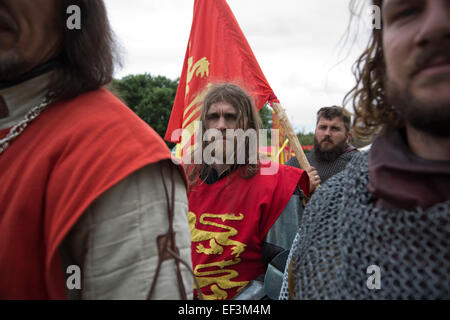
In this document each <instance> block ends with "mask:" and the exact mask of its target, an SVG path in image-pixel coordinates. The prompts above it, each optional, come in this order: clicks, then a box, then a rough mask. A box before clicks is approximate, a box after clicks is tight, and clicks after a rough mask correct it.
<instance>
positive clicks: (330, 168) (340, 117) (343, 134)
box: [286, 106, 359, 185]
mask: <svg viewBox="0 0 450 320" xmlns="http://www.w3.org/2000/svg"><path fill="white" fill-rule="evenodd" d="M349 141H350V114H349V113H348V111H346V110H345V109H344V108H342V107H338V106H331V107H323V108H321V109H320V110H319V111H318V112H317V123H316V130H315V133H314V148H313V150H312V151H311V152H309V153H308V154H307V155H306V158H307V159H308V161H309V163H310V164H311V166H312V167H313V168H315V169H316V170H317V173H318V174H317V175H311V176H310V178H311V179H312V181H311V185H315V184H319V183H324V182H325V181H327V180H328V179H329V178H330V177H332V176H334V175H335V174H337V173H339V172H341V171H342V170H343V169H344V168H345V166H346V165H347V163H348V162H349V161H350V160H351V159H352V158H353V157H354V156H355V155H356V154H358V153H359V151H358V150H357V149H356V148H355V147H353V146H351V145H349ZM286 165H288V166H293V167H296V168H300V165H299V163H298V160H297V158H295V157H292V158H291V159H289V161H288V162H287V163H286Z"/></svg>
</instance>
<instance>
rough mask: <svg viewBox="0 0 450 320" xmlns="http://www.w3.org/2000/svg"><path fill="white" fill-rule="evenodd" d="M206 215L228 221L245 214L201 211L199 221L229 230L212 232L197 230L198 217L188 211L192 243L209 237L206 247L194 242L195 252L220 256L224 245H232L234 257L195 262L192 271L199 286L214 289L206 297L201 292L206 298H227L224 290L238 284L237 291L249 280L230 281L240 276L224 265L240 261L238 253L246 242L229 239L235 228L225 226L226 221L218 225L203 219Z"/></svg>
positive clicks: (242, 249) (240, 252)
mask: <svg viewBox="0 0 450 320" xmlns="http://www.w3.org/2000/svg"><path fill="white" fill-rule="evenodd" d="M207 218H212V219H221V220H222V222H225V221H228V220H232V221H242V220H243V219H244V215H243V214H242V213H240V214H213V213H204V214H202V215H201V216H200V219H199V223H200V224H202V225H210V226H215V227H218V228H221V229H225V230H228V231H225V232H213V231H205V230H200V229H197V228H196V222H197V217H196V215H195V213H193V212H189V214H188V219H189V226H190V229H191V241H192V242H193V243H195V242H201V241H207V240H209V248H206V247H205V246H204V245H203V244H198V245H197V247H196V252H197V253H198V254H206V255H221V254H223V252H224V248H223V247H224V246H232V249H231V254H232V255H234V257H233V259H230V260H221V261H218V262H213V263H207V264H198V265H197V266H196V267H195V269H194V273H195V276H196V277H197V279H198V281H199V285H200V288H205V287H207V286H211V287H210V290H211V291H212V292H213V294H212V295H207V296H205V295H204V298H205V299H207V300H214V299H226V298H227V297H228V294H227V292H226V291H225V290H227V289H231V288H235V287H239V289H238V291H240V290H242V288H244V287H245V286H246V285H247V284H248V281H232V280H233V279H234V278H236V277H238V276H239V273H238V272H237V271H235V270H232V269H225V267H229V266H232V265H236V264H238V263H240V262H241V259H240V258H239V256H240V255H241V254H242V253H243V252H244V251H245V247H246V245H245V244H243V243H242V242H239V241H236V240H232V239H230V237H233V236H236V235H237V234H238V231H237V230H236V229H235V228H233V227H230V226H227V225H225V224H218V223H215V222H212V221H209V220H206V219H207ZM208 268H209V269H208ZM211 268H213V270H211ZM203 269H208V271H201V270H203ZM218 275H220V276H218Z"/></svg>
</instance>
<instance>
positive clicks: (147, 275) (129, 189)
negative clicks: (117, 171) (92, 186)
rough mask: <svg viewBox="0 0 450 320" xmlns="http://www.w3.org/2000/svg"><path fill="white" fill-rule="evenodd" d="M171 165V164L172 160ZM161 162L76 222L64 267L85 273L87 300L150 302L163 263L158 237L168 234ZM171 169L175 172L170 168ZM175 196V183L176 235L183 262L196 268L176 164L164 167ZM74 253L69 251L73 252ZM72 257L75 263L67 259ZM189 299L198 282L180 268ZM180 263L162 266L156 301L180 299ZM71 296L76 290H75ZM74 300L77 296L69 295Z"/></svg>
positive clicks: (126, 181)
mask: <svg viewBox="0 0 450 320" xmlns="http://www.w3.org/2000/svg"><path fill="white" fill-rule="evenodd" d="M167 162H170V160H168V161H167ZM161 168H162V166H160V163H156V164H151V165H148V166H146V167H144V168H143V169H140V170H138V171H137V172H135V173H133V174H131V175H130V176H128V177H127V178H125V179H124V180H122V181H121V182H119V183H118V184H117V185H115V186H113V187H112V188H111V189H109V190H108V191H106V192H105V193H104V194H102V195H101V196H100V197H99V198H98V199H97V200H96V201H95V202H94V203H93V204H92V205H91V206H90V207H89V208H88V209H87V210H86V212H84V214H83V216H82V217H81V218H80V220H79V221H78V222H77V223H76V225H75V226H74V228H73V229H72V230H71V232H70V233H69V235H68V236H67V238H66V240H65V244H64V245H63V246H62V247H61V250H60V252H61V256H62V257H63V259H62V260H63V265H64V264H65V265H67V264H68V263H70V262H69V260H70V257H72V259H71V260H72V261H75V262H77V264H79V266H80V268H81V274H82V288H81V291H80V292H79V293H81V296H79V298H82V299H146V298H147V295H148V293H149V291H150V286H151V284H152V282H153V278H154V275H155V270H156V267H157V264H158V246H157V240H156V239H157V237H158V236H159V235H162V234H165V233H166V232H167V230H168V225H169V223H168V206H167V198H166V194H165V191H164V188H163V183H162V177H161ZM169 168H171V169H169ZM164 169H165V170H164V172H165V174H164V176H165V181H166V185H167V190H168V194H169V197H170V195H171V188H172V186H171V181H170V179H169V177H170V172H169V170H173V171H174V172H173V173H174V174H173V175H174V178H175V209H174V231H175V235H176V237H175V239H176V240H175V242H176V245H177V247H178V249H179V254H180V257H181V258H182V259H183V260H184V261H185V262H187V263H188V265H189V266H191V265H192V264H191V245H190V243H191V242H190V231H189V226H188V221H187V212H188V205H187V195H186V187H185V184H184V182H183V180H182V178H181V176H180V174H179V172H178V170H177V169H176V168H175V166H174V165H172V164H170V166H169V165H166V166H164ZM67 251H68V252H67ZM67 256H69V259H67V258H64V257H67ZM180 268H181V273H182V278H183V284H184V288H185V291H186V294H187V297H188V299H191V298H192V293H193V278H192V274H191V273H190V271H189V270H188V269H187V268H186V267H185V266H184V265H182V264H180ZM178 288H179V287H178V282H177V276H176V265H175V260H174V259H170V260H166V261H164V262H163V263H162V267H161V271H160V274H159V277H158V280H157V283H156V287H155V291H154V293H153V296H152V299H180V298H181V296H180V293H179V289H178ZM69 291H70V290H69ZM68 295H69V298H70V297H71V296H72V297H74V296H75V297H76V295H71V293H70V292H68Z"/></svg>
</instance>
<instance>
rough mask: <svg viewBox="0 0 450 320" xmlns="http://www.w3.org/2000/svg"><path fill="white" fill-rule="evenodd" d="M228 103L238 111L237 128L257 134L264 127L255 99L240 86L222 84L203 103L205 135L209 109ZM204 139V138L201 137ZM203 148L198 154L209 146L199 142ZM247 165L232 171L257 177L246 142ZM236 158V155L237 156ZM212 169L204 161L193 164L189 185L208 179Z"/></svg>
mask: <svg viewBox="0 0 450 320" xmlns="http://www.w3.org/2000/svg"><path fill="white" fill-rule="evenodd" d="M220 102H226V103H229V104H230V105H232V106H233V107H234V108H235V109H236V111H237V126H238V129H243V130H244V131H246V130H248V129H253V130H255V131H256V133H257V139H258V133H259V130H260V129H261V127H262V121H261V118H260V116H259V114H258V111H257V110H256V108H255V105H254V102H253V99H252V98H251V97H250V96H249V95H248V94H247V93H246V92H245V90H244V89H242V88H241V87H240V86H238V85H236V84H233V83H222V84H216V85H214V86H212V87H211V88H210V89H209V90H208V93H207V94H206V97H205V99H204V101H203V106H202V111H201V114H200V121H201V126H202V132H203V133H205V132H206V130H207V128H206V115H207V113H208V110H209V108H210V107H211V105H213V104H214V103H220ZM199 138H200V139H202V137H199ZM198 143H199V144H200V145H201V148H198V149H197V152H203V150H204V148H205V147H206V145H207V142H205V141H199V142H198ZM245 149H246V150H245V164H241V165H240V164H234V165H233V167H232V170H237V169H240V170H241V177H243V178H251V177H253V176H255V175H256V174H257V172H258V170H259V164H258V162H257V163H256V164H252V163H249V162H250V157H251V155H250V150H249V145H248V142H247V141H246V142H245ZM258 150H259V139H258V141H257V146H256V151H257V155H256V160H259V159H260V157H259V153H258ZM235 156H236V155H235ZM211 170H212V167H211V166H210V165H208V164H206V163H205V162H204V161H202V163H201V164H192V165H190V166H189V167H188V170H187V172H188V179H189V185H190V186H191V187H192V186H194V185H195V184H196V182H197V180H198V178H199V177H202V179H204V180H205V179H206V177H208V176H209V175H210V173H211Z"/></svg>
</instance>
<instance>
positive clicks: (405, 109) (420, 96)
mask: <svg viewBox="0 0 450 320" xmlns="http://www.w3.org/2000/svg"><path fill="white" fill-rule="evenodd" d="M382 17H383V25H384V26H383V52H384V58H385V62H386V89H387V98H388V101H389V103H390V104H391V105H393V106H394V107H395V109H396V110H397V111H398V113H399V114H400V115H401V116H402V117H403V118H404V119H405V120H406V122H407V125H411V126H412V127H414V128H416V129H418V130H421V131H424V132H427V133H429V134H431V135H433V136H445V137H450V125H449V121H450V1H449V0H385V1H383V5H382Z"/></svg>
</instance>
